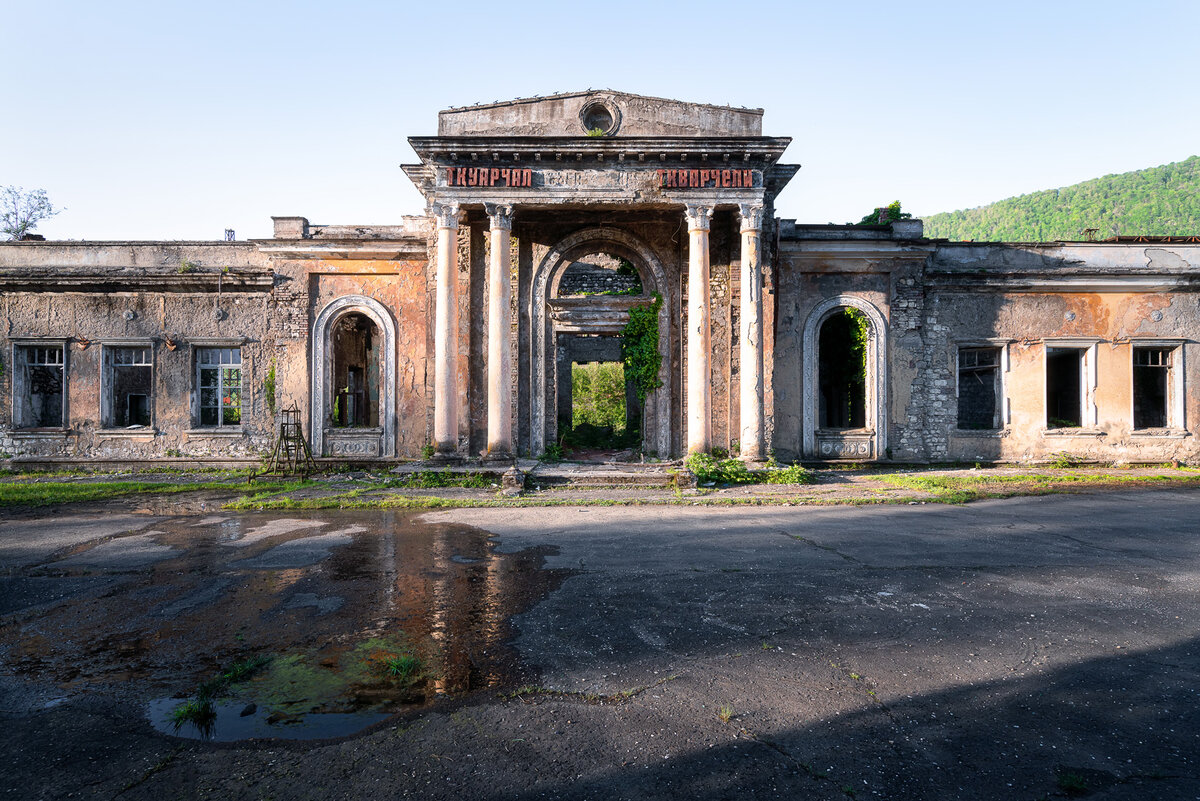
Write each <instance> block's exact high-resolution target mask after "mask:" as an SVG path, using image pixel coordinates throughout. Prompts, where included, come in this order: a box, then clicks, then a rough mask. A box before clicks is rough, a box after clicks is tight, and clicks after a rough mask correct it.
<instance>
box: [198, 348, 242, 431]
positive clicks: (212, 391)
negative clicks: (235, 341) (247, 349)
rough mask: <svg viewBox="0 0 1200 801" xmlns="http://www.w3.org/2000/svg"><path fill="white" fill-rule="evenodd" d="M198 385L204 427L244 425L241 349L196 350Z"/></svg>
mask: <svg viewBox="0 0 1200 801" xmlns="http://www.w3.org/2000/svg"><path fill="white" fill-rule="evenodd" d="M196 386H197V387H198V388H199V392H200V399H199V411H200V420H199V424H200V425H201V426H203V427H208V426H237V425H241V424H242V349H241V348H197V349H196Z"/></svg>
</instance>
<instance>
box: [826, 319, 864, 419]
mask: <svg viewBox="0 0 1200 801" xmlns="http://www.w3.org/2000/svg"><path fill="white" fill-rule="evenodd" d="M867 325H868V323H867V322H866V319H865V318H864V317H863V316H862V315H861V314H856V313H854V312H852V311H851V310H850V309H842V310H841V311H839V312H836V313H835V314H834V315H833V316H832V317H830V318H829V319H827V320H826V321H825V322H824V323H822V324H821V333H820V341H819V343H818V351H819V354H820V359H819V362H818V371H819V374H820V378H819V383H820V388H821V402H820V418H821V419H820V421H819V423H818V425H819V426H820V427H821V428H865V427H866V406H867V370H866V333H867V331H869V329H868V328H867Z"/></svg>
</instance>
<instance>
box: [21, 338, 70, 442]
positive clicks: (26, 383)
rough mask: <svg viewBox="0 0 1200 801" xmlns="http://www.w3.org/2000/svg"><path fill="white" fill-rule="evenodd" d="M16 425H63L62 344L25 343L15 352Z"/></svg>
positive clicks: (40, 426) (37, 426) (64, 397)
mask: <svg viewBox="0 0 1200 801" xmlns="http://www.w3.org/2000/svg"><path fill="white" fill-rule="evenodd" d="M16 357H17V358H16V370H15V378H16V386H15V387H14V396H15V400H16V403H15V404H14V406H13V417H14V420H13V425H14V426H16V427H17V428H62V425H63V419H64V417H65V415H64V413H63V405H64V402H65V400H66V395H65V393H64V391H63V386H64V378H65V376H64V370H63V368H64V356H63V346H62V345H24V346H20V347H18V348H17V352H16Z"/></svg>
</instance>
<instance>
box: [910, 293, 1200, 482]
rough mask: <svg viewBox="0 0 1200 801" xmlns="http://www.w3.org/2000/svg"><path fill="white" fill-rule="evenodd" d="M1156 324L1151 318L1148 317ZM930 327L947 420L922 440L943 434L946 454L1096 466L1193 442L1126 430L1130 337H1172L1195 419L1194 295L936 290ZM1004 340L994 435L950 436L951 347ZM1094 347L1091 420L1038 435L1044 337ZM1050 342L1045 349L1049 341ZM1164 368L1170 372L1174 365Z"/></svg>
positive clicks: (1199, 315)
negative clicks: (1002, 418) (1005, 410)
mask: <svg viewBox="0 0 1200 801" xmlns="http://www.w3.org/2000/svg"><path fill="white" fill-rule="evenodd" d="M1156 317H1157V318H1159V319H1155V318H1156ZM932 319H933V320H935V321H936V322H935V323H934V325H936V326H937V332H936V338H935V339H934V340H933V341H932V342H931V369H932V370H933V371H934V372H935V373H937V374H938V375H939V376H940V380H941V381H944V383H942V384H941V385H940V387H939V389H940V394H941V395H942V397H941V398H938V402H939V403H940V404H942V405H943V406H944V407H945V408H946V409H947V410H949V411H950V414H947V415H944V416H942V417H940V418H939V419H936V420H931V421H930V428H929V432H928V433H929V437H930V439H931V441H933V442H936V441H937V440H938V439H939V438H944V441H945V446H944V447H945V454H946V458H948V459H951V460H960V461H972V460H983V459H1004V460H1032V459H1043V458H1047V457H1050V456H1053V455H1054V454H1057V453H1060V452H1066V453H1070V454H1073V455H1076V456H1080V457H1084V458H1094V459H1101V460H1105V461H1170V460H1172V459H1182V460H1192V459H1195V458H1196V456H1197V454H1198V453H1200V449H1198V448H1197V444H1196V442H1195V437H1194V436H1191V435H1186V434H1183V433H1182V431H1180V432H1178V433H1167V432H1156V433H1141V432H1135V431H1134V429H1133V395H1132V393H1133V348H1134V344H1135V343H1136V342H1138V341H1139V339H1140V340H1142V341H1145V340H1147V339H1155V338H1158V339H1163V340H1179V341H1180V342H1181V344H1180V348H1181V349H1182V351H1183V360H1182V362H1183V369H1184V370H1185V374H1184V380H1183V385H1184V393H1185V394H1184V397H1185V400H1186V423H1187V429H1189V430H1191V429H1194V428H1195V427H1196V424H1197V421H1200V394H1198V393H1197V392H1196V388H1197V387H1200V383H1197V382H1200V369H1198V367H1197V364H1196V359H1197V358H1200V347H1198V346H1197V345H1196V344H1195V342H1196V340H1197V339H1200V295H1197V294H1195V293H1177V294H1174V293H1172V294H1168V293H1069V294H1068V293H1064V294H1053V295H1051V294H1034V293H999V294H994V295H991V294H980V293H965V292H953V291H943V292H939V293H938V294H937V296H936V298H935V300H934V302H933V304H932ZM989 338H990V339H995V340H998V341H1001V342H1006V343H1007V344H1003V345H1002V347H1004V348H1006V350H1007V356H1008V371H1007V372H1006V373H1005V374H1004V375H1003V382H1004V384H1003V387H1004V394H1005V395H1006V397H1007V399H1008V407H1009V421H1008V424H1007V425H1005V426H1004V428H1002V429H1001V430H1000V431H999V432H996V433H981V432H963V431H959V430H957V427H956V420H955V415H954V410H955V409H956V405H957V398H956V395H955V393H954V388H955V371H956V356H957V347H958V346H959V344H960V343H963V342H971V341H980V340H984V339H989ZM1057 338H1065V339H1076V340H1078V341H1079V342H1080V343H1088V342H1094V343H1095V349H1094V353H1095V357H1096V365H1095V366H1096V370H1095V375H1096V381H1095V386H1094V387H1092V388H1090V390H1089V393H1088V394H1089V395H1090V401H1091V404H1094V406H1095V415H1096V422H1095V424H1091V423H1090V422H1089V421H1086V420H1085V423H1084V425H1083V426H1082V427H1081V428H1080V429H1078V430H1072V429H1062V430H1060V432H1056V433H1047V423H1046V344H1045V341H1044V340H1046V339H1051V340H1053V339H1057ZM1052 344H1053V343H1052ZM1174 369H1178V368H1177V367H1176V368H1174Z"/></svg>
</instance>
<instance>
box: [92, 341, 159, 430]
mask: <svg viewBox="0 0 1200 801" xmlns="http://www.w3.org/2000/svg"><path fill="white" fill-rule="evenodd" d="M151 359H152V354H151V352H150V348H148V347H132V348H130V347H120V348H116V347H114V348H107V349H106V350H105V362H106V364H105V366H106V368H107V370H106V377H107V379H108V416H107V419H106V420H105V421H104V424H105V426H108V427H111V428H134V427H138V426H148V425H150V418H151V398H152V397H153V376H154V367H153V361H152V360H151Z"/></svg>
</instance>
